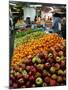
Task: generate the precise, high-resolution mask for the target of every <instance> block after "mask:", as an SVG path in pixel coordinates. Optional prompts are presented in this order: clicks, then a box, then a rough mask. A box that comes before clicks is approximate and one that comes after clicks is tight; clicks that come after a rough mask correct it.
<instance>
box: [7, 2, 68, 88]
mask: <svg viewBox="0 0 68 90" xmlns="http://www.w3.org/2000/svg"><path fill="white" fill-rule="evenodd" d="M17 4H18V3H17ZM21 5H26V4H25V3H23V4H21ZM28 5H29V4H28ZM44 5H45V4H43V7H41V8H40V7H39V13H40V10H42V14H43V13H44V11H48V10H47V9H45V8H49V6H47V7H45V6H44ZM39 6H40V5H39ZM18 7H20V6H18ZM63 7H64V6H63ZM15 8H16V7H15ZM35 8H36V7H35ZM54 8H55V6H54ZM50 9H51V8H49V10H50ZM23 10H25V11H24V14H25V16H23V19H22V20H17V21H16V23H15V28H14V30H13V31H12V34H11V36H12V35H13V32H15V33H14V35H13V36H12V37H10V38H11V40H12V39H13V43H12V42H11V44H10V45H11V47H12V46H13V51H12V56H11V63H10V75H9V87H10V88H12V89H14V88H15V89H16V88H32V87H46V86H47V87H48V86H64V85H66V39H65V38H63V36H62V34H61V33H60V31H58V30H57V29H52V28H51V26H52V20H51V19H52V18H51V16H50V17H48V18H47V17H46V20H44V19H45V18H44V19H43V17H44V15H42V19H41V20H40V18H39V17H38V18H37V19H38V20H36V21H33V22H31V23H30V24H27V22H26V21H25V20H24V19H25V18H26V16H27V14H29V15H30V16H31V12H28V10H29V8H27V7H25V8H23ZM30 10H31V11H33V14H34V17H35V9H34V6H32V8H31V7H30ZM26 11H27V12H28V13H27V12H26ZM37 11H38V7H37ZM26 13H27V14H26ZM37 14H38V13H37ZM46 15H49V14H48V13H46ZM50 15H52V14H51V12H50ZM27 19H29V18H27ZM33 19H34V18H33V15H32V16H31V20H33ZM48 19H49V20H48ZM43 24H45V26H46V27H44V25H43ZM12 44H13V45H12ZM11 49H12V48H11Z"/></svg>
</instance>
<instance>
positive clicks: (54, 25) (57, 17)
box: [52, 13, 61, 30]
mask: <svg viewBox="0 0 68 90" xmlns="http://www.w3.org/2000/svg"><path fill="white" fill-rule="evenodd" d="M52 29H56V30H61V18H60V14H58V13H55V14H54V15H53V23H52Z"/></svg>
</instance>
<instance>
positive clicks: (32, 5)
mask: <svg viewBox="0 0 68 90" xmlns="http://www.w3.org/2000/svg"><path fill="white" fill-rule="evenodd" d="M41 6H42V5H30V7H41Z"/></svg>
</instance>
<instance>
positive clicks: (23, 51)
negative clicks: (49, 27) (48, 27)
mask: <svg viewBox="0 0 68 90" xmlns="http://www.w3.org/2000/svg"><path fill="white" fill-rule="evenodd" d="M63 41H64V39H63V38H62V37H59V36H58V34H56V33H52V34H47V35H44V36H43V37H42V38H39V39H36V40H33V41H31V42H28V43H26V44H24V45H19V46H18V47H17V48H15V50H14V53H13V57H12V65H15V64H18V63H20V62H21V61H23V60H24V58H26V57H28V56H30V55H31V56H34V55H36V54H37V53H40V52H41V51H47V50H48V49H49V48H50V47H53V46H55V45H56V44H57V43H62V42H63Z"/></svg>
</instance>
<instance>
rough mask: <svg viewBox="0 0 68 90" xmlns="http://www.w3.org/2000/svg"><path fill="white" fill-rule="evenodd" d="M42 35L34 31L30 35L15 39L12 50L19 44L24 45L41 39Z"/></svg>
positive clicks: (40, 32)
mask: <svg viewBox="0 0 68 90" xmlns="http://www.w3.org/2000/svg"><path fill="white" fill-rule="evenodd" d="M43 35H45V33H44V32H42V31H36V32H32V33H30V34H25V35H24V36H19V37H15V40H14V48H15V47H17V46H19V45H21V44H25V43H27V42H30V41H32V40H34V39H38V38H40V37H42V36H43Z"/></svg>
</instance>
